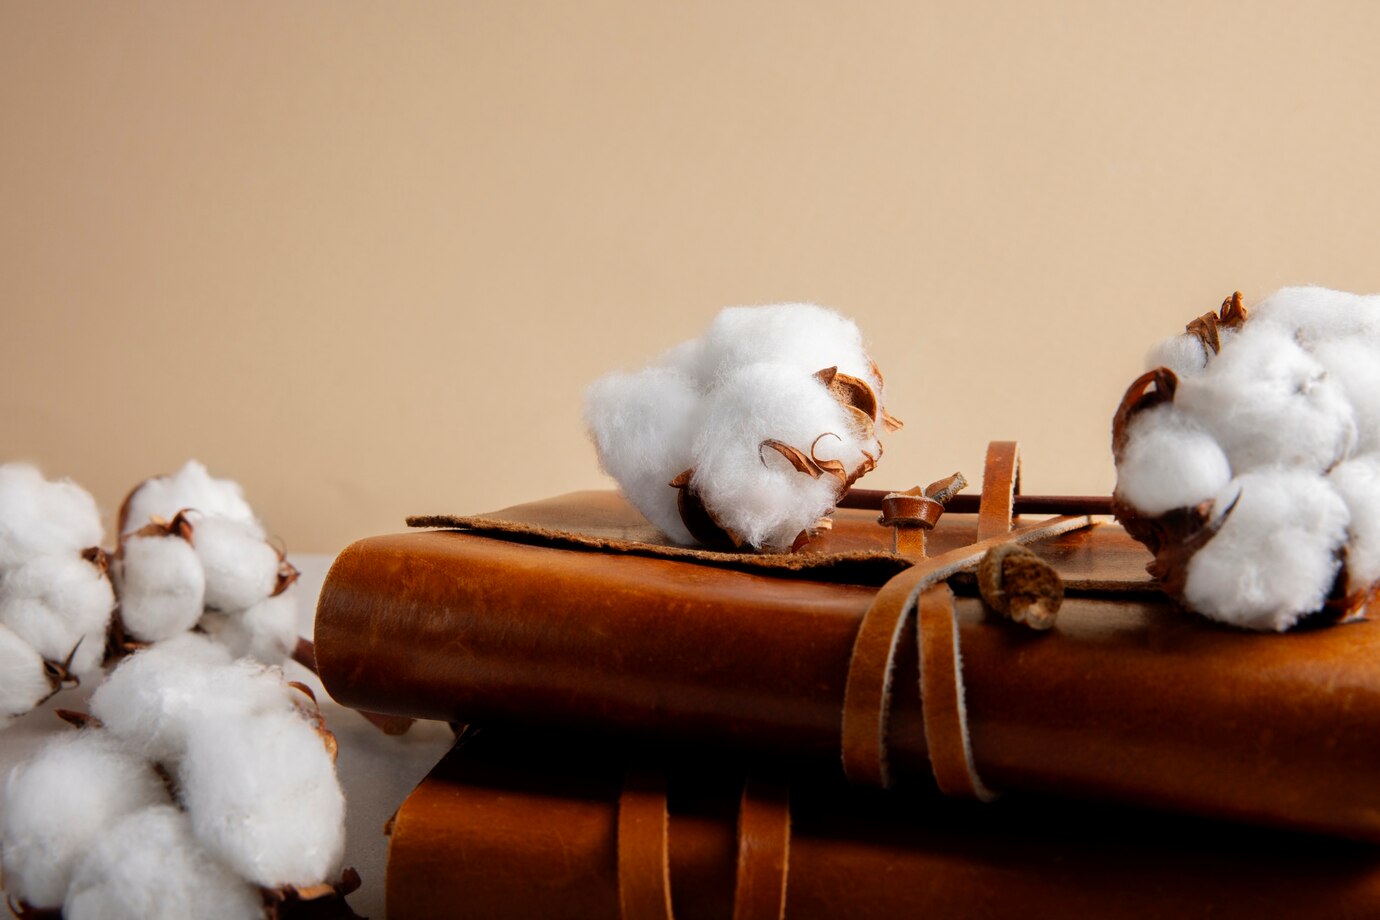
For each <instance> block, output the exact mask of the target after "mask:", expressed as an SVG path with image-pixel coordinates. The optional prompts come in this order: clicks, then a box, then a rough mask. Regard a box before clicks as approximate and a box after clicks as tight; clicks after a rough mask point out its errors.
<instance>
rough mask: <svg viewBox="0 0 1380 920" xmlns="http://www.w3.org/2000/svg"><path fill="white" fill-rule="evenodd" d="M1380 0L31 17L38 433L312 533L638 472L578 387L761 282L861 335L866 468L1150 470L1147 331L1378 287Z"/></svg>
mask: <svg viewBox="0 0 1380 920" xmlns="http://www.w3.org/2000/svg"><path fill="white" fill-rule="evenodd" d="M1378 38H1380V6H1377V5H1374V4H1366V3H1355V4H1330V5H1318V4H1304V3H1288V4H1270V3H1239V4H1234V3H1202V2H1168V3H1138V4H1131V3H1124V4H1123V3H1118V4H1111V3H1107V4H1077V3H1060V4H1034V3H1031V4H1014V3H992V4H988V3H962V4H954V3H942V4H941V3H927V4H920V3H906V2H897V3H877V4H867V5H863V6H860V7H857V6H855V5H852V4H848V5H841V4H801V3H795V2H793V3H773V4H750V5H745V4H742V3H737V2H730V3H717V4H679V5H671V4H647V3H642V2H624V3H599V4H584V3H563V2H561V3H550V4H537V3H514V4H508V3H492V4H483V5H480V4H461V3H436V4H423V3H410V4H405V5H396V4H387V3H377V2H345V0H330V2H323V3H282V2H277V0H275V2H265V3H232V4H222V3H209V2H207V3H184V2H167V3H118V4H87V3H38V2H14V0H12V2H6V3H4V4H3V5H0V132H3V134H2V135H0V318H2V322H0V374H3V375H4V386H3V389H2V390H0V457H7V458H16V457H24V458H28V459H32V460H36V461H38V462H40V463H41V464H42V465H43V466H44V467H45V469H46V470H48V471H49V472H50V473H53V474H65V475H70V476H73V477H75V478H76V479H78V480H79V481H81V482H82V483H84V484H86V485H87V486H88V487H89V488H90V489H92V491H94V492H95V493H96V495H97V497H98V498H99V499H100V500H101V501H102V503H103V504H104V505H105V506H106V507H108V508H110V509H112V510H113V508H114V507H115V506H116V505H117V504H118V502H119V500H120V497H121V496H122V494H123V492H124V491H125V489H126V488H127V487H128V486H129V485H130V484H132V483H133V482H134V481H136V480H138V479H139V478H141V477H143V476H145V475H148V474H151V473H156V472H159V471H166V470H169V469H171V468H173V467H175V466H177V465H179V464H180V463H181V462H182V461H183V459H185V458H186V457H188V456H196V457H199V458H201V459H202V460H204V461H205V462H207V463H208V464H209V465H211V467H212V468H213V470H215V471H217V472H219V473H220V474H222V475H229V476H232V477H235V478H238V479H240V480H241V481H242V482H243V483H244V484H245V486H246V488H247V490H248V492H249V496H250V498H251V500H252V501H253V502H254V503H255V504H256V506H258V507H259V509H260V510H261V512H262V513H263V514H264V515H265V516H266V517H267V518H268V520H269V523H270V525H271V526H272V527H273V529H275V530H276V531H278V532H279V533H280V534H281V535H282V536H283V537H284V538H285V539H286V541H287V543H288V545H289V547H290V548H292V549H295V550H299V551H318V552H330V551H334V550H336V549H338V548H340V547H341V546H343V545H344V544H345V543H346V542H348V541H349V540H351V539H353V538H356V537H360V536H364V535H367V534H369V533H373V532H379V531H383V530H389V529H398V527H399V526H400V522H401V518H402V516H403V515H404V514H406V513H411V512H419V511H442V510H445V511H477V510H482V509H487V508H493V507H498V506H501V505H504V504H507V503H512V502H515V501H519V500H522V499H526V498H533V497H537V496H540V495H544V494H549V493H554V492H558V491H564V490H569V489H575V488H582V487H589V486H597V485H599V484H600V483H601V482H602V481H603V480H602V477H601V475H600V473H599V471H598V469H597V466H596V463H595V461H594V457H593V453H592V450H591V449H590V448H589V447H588V446H587V444H586V442H585V440H584V435H583V431H582V428H581V423H580V420H579V406H580V392H581V389H582V388H583V386H584V385H585V384H586V383H587V382H588V381H589V380H591V379H592V378H594V377H595V376H597V375H598V374H599V373H601V372H602V371H604V370H606V369H609V368H612V367H616V366H627V367H631V366H635V365H640V364H641V363H642V361H643V360H644V359H645V358H647V357H649V356H651V355H652V354H653V353H655V352H657V351H659V350H661V349H662V348H664V347H666V346H668V345H670V344H673V343H674V342H676V341H678V340H680V339H682V338H686V337H689V336H691V335H694V334H697V333H698V331H699V330H700V329H701V328H702V327H703V326H704V325H705V323H707V321H708V319H709V317H710V316H711V315H712V313H713V311H714V310H715V309H717V308H718V307H720V306H724V305H728V304H741V303H758V302H770V301H778V300H786V299H808V300H815V301H819V302H822V303H826V304H830V305H833V306H836V307H839V308H841V309H843V310H845V311H846V312H848V313H850V314H852V315H853V316H854V317H855V318H856V319H857V320H858V321H859V323H860V324H861V325H862V327H863V329H864V331H865V333H866V334H867V336H868V337H869V339H870V340H871V342H872V345H873V351H874V353H875V356H876V357H877V359H878V361H879V362H880V363H881V365H882V367H883V369H884V370H885V371H886V374H887V379H888V383H889V384H890V386H891V388H892V399H893V404H894V406H895V411H896V412H897V414H898V415H900V416H901V417H902V418H904V419H906V420H907V421H908V422H909V423H910V424H909V426H908V427H907V428H906V430H905V431H904V432H901V433H900V434H899V435H896V436H894V437H893V438H892V440H891V441H890V442H889V444H888V449H887V456H886V460H885V461H884V462H883V464H882V465H881V467H880V468H879V469H878V471H877V472H876V473H874V474H873V475H872V476H871V477H869V479H868V480H867V481H865V482H864V485H871V486H874V487H880V486H908V485H911V484H913V483H914V482H916V481H928V480H929V479H932V478H936V477H937V476H939V475H942V474H945V473H948V472H950V471H952V470H953V469H954V468H961V469H964V470H967V471H970V472H971V473H974V474H975V473H976V472H977V471H978V470H979V469H980V458H981V453H982V448H983V445H984V444H985V442H986V441H987V440H988V439H989V438H997V437H1000V438H1019V439H1020V440H1021V441H1022V442H1023V444H1024V446H1025V452H1026V481H1027V486H1028V488H1029V489H1030V490H1034V491H1044V490H1050V491H1060V490H1063V491H1097V490H1106V489H1108V488H1109V487H1110V486H1111V482H1112V475H1111V469H1110V459H1109V456H1108V448H1107V425H1108V419H1109V417H1110V414H1111V412H1112V409H1113V408H1114V406H1115V404H1116V402H1117V400H1118V398H1119V396H1120V393H1121V390H1122V389H1123V387H1124V386H1125V384H1126V383H1127V382H1128V381H1129V380H1130V379H1131V377H1132V376H1133V375H1134V374H1135V372H1136V371H1137V370H1138V367H1139V361H1140V358H1141V355H1142V354H1143V352H1144V351H1145V349H1146V347H1147V346H1148V345H1149V344H1150V343H1151V342H1152V341H1153V340H1154V339H1157V338H1158V337H1160V336H1162V335H1165V334H1168V333H1170V332H1172V331H1175V330H1176V329H1178V328H1179V327H1180V326H1181V325H1182V324H1183V323H1184V322H1185V321H1186V320H1188V319H1190V318H1191V317H1193V316H1195V315H1197V314H1198V313H1201V312H1203V311H1204V310H1207V309H1209V308H1212V307H1214V306H1215V305H1216V304H1217V303H1218V302H1219V301H1220V300H1221V298H1222V297H1223V296H1224V295H1225V294H1227V293H1230V292H1231V291H1232V290H1233V289H1235V288H1241V289H1242V290H1243V291H1245V292H1246V293H1247V295H1248V298H1250V297H1259V296H1262V295H1263V294H1265V293H1267V292H1269V291H1270V290H1272V289H1273V288H1275V287H1277V286H1279V285H1280V284H1283V283H1287V282H1295V281H1317V282H1321V283H1325V284H1329V285H1333V286H1338V287H1344V288H1350V289H1355V290H1367V291H1374V290H1380V251H1377V246H1376V242H1377V239H1380V235H1377V216H1380V182H1377V168H1378V167H1380V112H1377V99H1378V98H1380V97H1378V96H1377V87H1380V54H1376V53H1375V48H1376V47H1377V39H1378Z"/></svg>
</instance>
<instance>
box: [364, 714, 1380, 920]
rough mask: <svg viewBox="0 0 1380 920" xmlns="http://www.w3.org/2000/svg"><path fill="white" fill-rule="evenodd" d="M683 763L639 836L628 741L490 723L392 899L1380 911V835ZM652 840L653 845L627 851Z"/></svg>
mask: <svg viewBox="0 0 1380 920" xmlns="http://www.w3.org/2000/svg"><path fill="white" fill-rule="evenodd" d="M646 755H647V751H646V750H645V749H643V750H640V751H639V752H638V757H639V761H640V766H639V768H638V770H639V771H646V770H648V769H649V765H648V763H647V762H646V761H645V760H642V758H645V757H646ZM667 764H668V769H667V773H666V774H665V775H666V776H667V780H666V786H665V787H664V788H665V789H666V791H667V793H668V795H667V797H666V798H664V799H662V800H660V801H659V802H654V803H650V804H646V803H643V804H646V807H647V808H648V809H649V810H651V811H652V812H655V813H658V814H665V815H667V820H666V822H665V825H664V827H665V834H664V836H660V835H654V837H653V838H652V839H649V840H648V839H636V838H635V836H634V838H633V839H630V838H629V836H628V835H627V834H626V833H625V831H626V829H627V827H628V822H627V821H626V819H625V816H624V810H625V808H627V805H628V793H627V786H626V785H625V782H626V781H625V777H630V776H631V777H633V778H634V780H635V781H636V778H637V777H638V775H639V774H638V773H631V774H630V773H629V770H628V761H627V757H626V754H625V753H623V752H620V751H619V750H618V749H617V746H616V745H610V746H602V747H596V746H592V745H588V744H581V743H580V740H579V739H578V738H574V739H572V738H569V737H554V736H548V737H532V736H528V737H524V738H514V737H512V736H511V735H510V736H508V737H503V736H502V735H498V734H494V733H484V732H481V733H480V735H479V736H478V737H477V738H475V739H473V740H472V741H471V742H469V743H468V744H467V745H465V746H464V747H463V748H460V749H457V750H455V751H452V752H451V754H449V755H448V756H447V757H446V759H445V760H443V761H442V762H441V763H440V764H439V765H438V766H437V767H436V769H435V770H433V772H432V773H431V775H430V776H429V777H427V779H426V780H424V781H423V782H422V783H421V785H419V786H418V787H417V789H416V791H414V792H413V793H412V795H411V796H410V797H409V798H408V799H407V801H406V802H405V803H404V804H403V806H402V808H401V809H400V811H399V812H398V815H397V817H396V819H395V821H394V823H393V831H392V838H391V841H390V845H389V860H388V877H387V910H388V916H389V917H390V918H393V920H440V918H447V920H448V918H452V917H457V916H464V917H474V918H484V920H519V918H520V920H631V918H632V917H634V916H643V915H642V914H637V913H630V912H629V911H628V910H627V909H626V906H625V904H626V902H625V901H623V900H622V899H621V897H620V892H623V891H627V890H629V889H630V888H631V889H641V888H646V889H657V888H658V887H659V886H660V885H662V884H663V879H664V883H665V884H667V885H669V906H667V905H664V904H661V903H658V904H657V907H656V909H657V910H658V911H660V910H668V911H669V915H670V916H674V917H675V918H676V920H729V918H734V920H757V918H767V917H774V918H776V920H780V918H781V917H788V918H792V920H817V918H818V920H837V918H842V917H848V918H857V920H869V918H879V920H880V918H887V920H891V918H896V917H943V918H958V920H962V918H968V917H982V918H989V920H1003V918H1013V920H1014V918H1020V920H1030V918H1044V917H1050V918H1056V917H1057V918H1064V917H1125V918H1161V917H1185V918H1216V917H1253V918H1275V917H1291V918H1292V917H1329V918H1359V917H1374V916H1377V915H1380V853H1377V852H1376V850H1375V848H1374V847H1371V846H1367V845H1361V844H1355V843H1351V842H1346V841H1337V840H1327V839H1323V838H1315V837H1308V836H1304V835H1290V834H1283V833H1279V832H1274V831H1260V830H1256V829H1246V828H1239V827H1235V826H1231V825H1225V824H1221V823H1216V822H1207V821H1201V820H1197V819H1167V818H1165V817H1164V816H1161V815H1155V814H1152V813H1146V812H1120V811H1118V812H1108V811H1106V810H1104V809H1089V808H1083V807H1080V806H1077V805H1073V804H1070V803H1068V802H1065V801H1032V800H1015V799H1008V800H1006V801H1004V802H1003V803H1001V805H999V806H994V807H986V806H978V805H973V804H971V803H962V802H953V801H944V800H937V799H928V798H924V797H920V798H918V799H911V798H907V797H904V796H896V795H879V794H877V793H875V792H871V791H869V790H864V789H858V788H852V789H849V788H846V787H843V786H842V785H841V784H838V783H836V782H830V781H828V780H827V779H820V778H818V777H796V778H795V779H794V780H793V781H792V783H791V786H790V789H789V793H787V792H786V791H785V789H784V788H782V787H781V786H779V785H777V784H776V783H774V782H766V783H764V782H762V781H761V780H762V777H763V776H764V775H765V776H768V777H774V776H776V775H777V774H776V772H775V770H776V768H773V767H767V768H765V769H763V768H761V766H760V765H759V766H756V767H754V768H752V769H751V770H748V769H746V768H745V767H744V766H743V765H742V764H738V765H723V764H713V763H705V762H702V761H699V760H697V758H696V757H695V755H694V754H693V752H678V753H676V754H673V755H667ZM643 775H645V773H644V774H643ZM745 775H746V776H747V777H748V778H747V781H746V783H744V776H745ZM649 788H651V787H648V786H646V785H645V784H643V785H639V786H638V787H637V791H636V793H635V794H636V795H643V794H646V793H647V791H648V789H649ZM898 801H899V804H900V805H904V806H905V807H898ZM639 807H641V806H639ZM768 840H770V842H767V841H768ZM636 847H648V848H650V852H649V853H648V854H647V855H645V856H643V857H641V858H628V857H627V856H625V855H624V854H625V853H626V851H628V850H630V849H633V848H636ZM663 854H664V856H665V858H666V859H667V860H668V865H667V866H666V867H665V869H664V875H663V866H662V864H661V862H660V860H661V858H662V856H663ZM629 872H647V873H650V874H652V875H653V876H655V878H654V879H652V880H650V881H648V880H642V879H629V878H626V877H625V875H626V873H629ZM745 875H746V876H747V877H746V878H745ZM745 889H748V890H754V891H756V892H758V893H759V894H760V896H761V900H752V901H749V900H748V899H747V896H746V895H745V894H744V891H745Z"/></svg>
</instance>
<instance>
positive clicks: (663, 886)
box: [618, 768, 671, 920]
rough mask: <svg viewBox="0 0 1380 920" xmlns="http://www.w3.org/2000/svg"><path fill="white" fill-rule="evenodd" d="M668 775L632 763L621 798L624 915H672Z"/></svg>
mask: <svg viewBox="0 0 1380 920" xmlns="http://www.w3.org/2000/svg"><path fill="white" fill-rule="evenodd" d="M669 823H670V817H669V815H668V814H667V812H666V776H665V774H663V773H659V772H654V771H651V770H644V769H638V768H634V769H631V770H629V771H628V775H627V777H626V778H624V780H623V793H622V795H621V796H620V797H619V799H618V901H619V906H620V908H621V910H622V917H623V920H671V853H670V847H669V845H668V840H667V835H668V831H669Z"/></svg>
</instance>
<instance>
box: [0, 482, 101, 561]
mask: <svg viewBox="0 0 1380 920" xmlns="http://www.w3.org/2000/svg"><path fill="white" fill-rule="evenodd" d="M101 535H102V528H101V515H100V512H99V511H97V510H96V502H95V499H93V498H92V497H91V494H90V493H89V492H87V491H86V490H85V489H83V488H82V487H81V486H79V485H77V484H76V483H74V482H71V481H69V480H65V479H63V480H57V481H53V482H49V481H48V480H46V479H44V478H43V474H42V473H40V472H39V471H38V470H37V469H35V468H34V467H32V466H29V465H27V464H23V463H7V464H4V465H3V466H0V572H4V571H5V570H7V569H11V568H13V567H15V566H17V565H20V564H22V563H24V562H27V561H29V560H31V559H33V558H34V557H36V556H43V555H72V556H75V555H78V554H80V552H81V551H82V550H84V549H86V548H88V547H91V546H99V545H100V542H101Z"/></svg>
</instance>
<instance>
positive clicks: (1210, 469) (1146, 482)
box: [1117, 403, 1231, 516]
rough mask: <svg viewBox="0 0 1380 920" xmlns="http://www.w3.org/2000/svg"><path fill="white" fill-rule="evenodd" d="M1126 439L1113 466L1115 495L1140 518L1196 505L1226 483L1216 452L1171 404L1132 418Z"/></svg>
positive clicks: (1222, 458) (1225, 468) (1222, 459)
mask: <svg viewBox="0 0 1380 920" xmlns="http://www.w3.org/2000/svg"><path fill="white" fill-rule="evenodd" d="M1127 438H1128V440H1127V444H1126V448H1125V450H1124V451H1123V452H1122V456H1121V458H1120V461H1119V462H1118V463H1117V495H1118V496H1119V497H1120V498H1121V499H1122V500H1123V501H1128V502H1130V503H1131V504H1132V505H1134V506H1136V507H1137V508H1139V509H1140V510H1141V512H1143V513H1145V514H1148V515H1151V516H1159V515H1161V514H1163V513H1165V512H1166V511H1170V510H1172V509H1174V508H1186V507H1192V506H1194V505H1197V504H1198V503H1199V502H1203V501H1206V500H1207V499H1210V498H1213V497H1214V496H1216V495H1217V494H1218V493H1219V492H1220V491H1221V490H1222V488H1223V487H1224V486H1226V484H1227V482H1228V481H1230V479H1231V465H1230V464H1228V463H1227V455H1226V454H1224V453H1223V452H1222V448H1220V447H1218V446H1217V442H1216V441H1215V440H1213V438H1212V436H1211V435H1209V434H1208V433H1207V432H1206V431H1204V430H1203V429H1202V427H1201V426H1199V425H1198V424H1197V423H1196V422H1194V421H1193V420H1192V419H1190V418H1188V417H1187V416H1185V415H1184V414H1183V413H1182V412H1180V411H1179V410H1178V409H1177V408H1176V407H1175V406H1174V405H1173V404H1171V403H1163V404H1161V405H1158V406H1155V407H1154V408H1152V409H1148V410H1146V411H1144V412H1141V413H1139V414H1138V415H1136V416H1135V417H1134V418H1132V420H1131V423H1130V425H1129V426H1128V428H1127Z"/></svg>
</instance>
